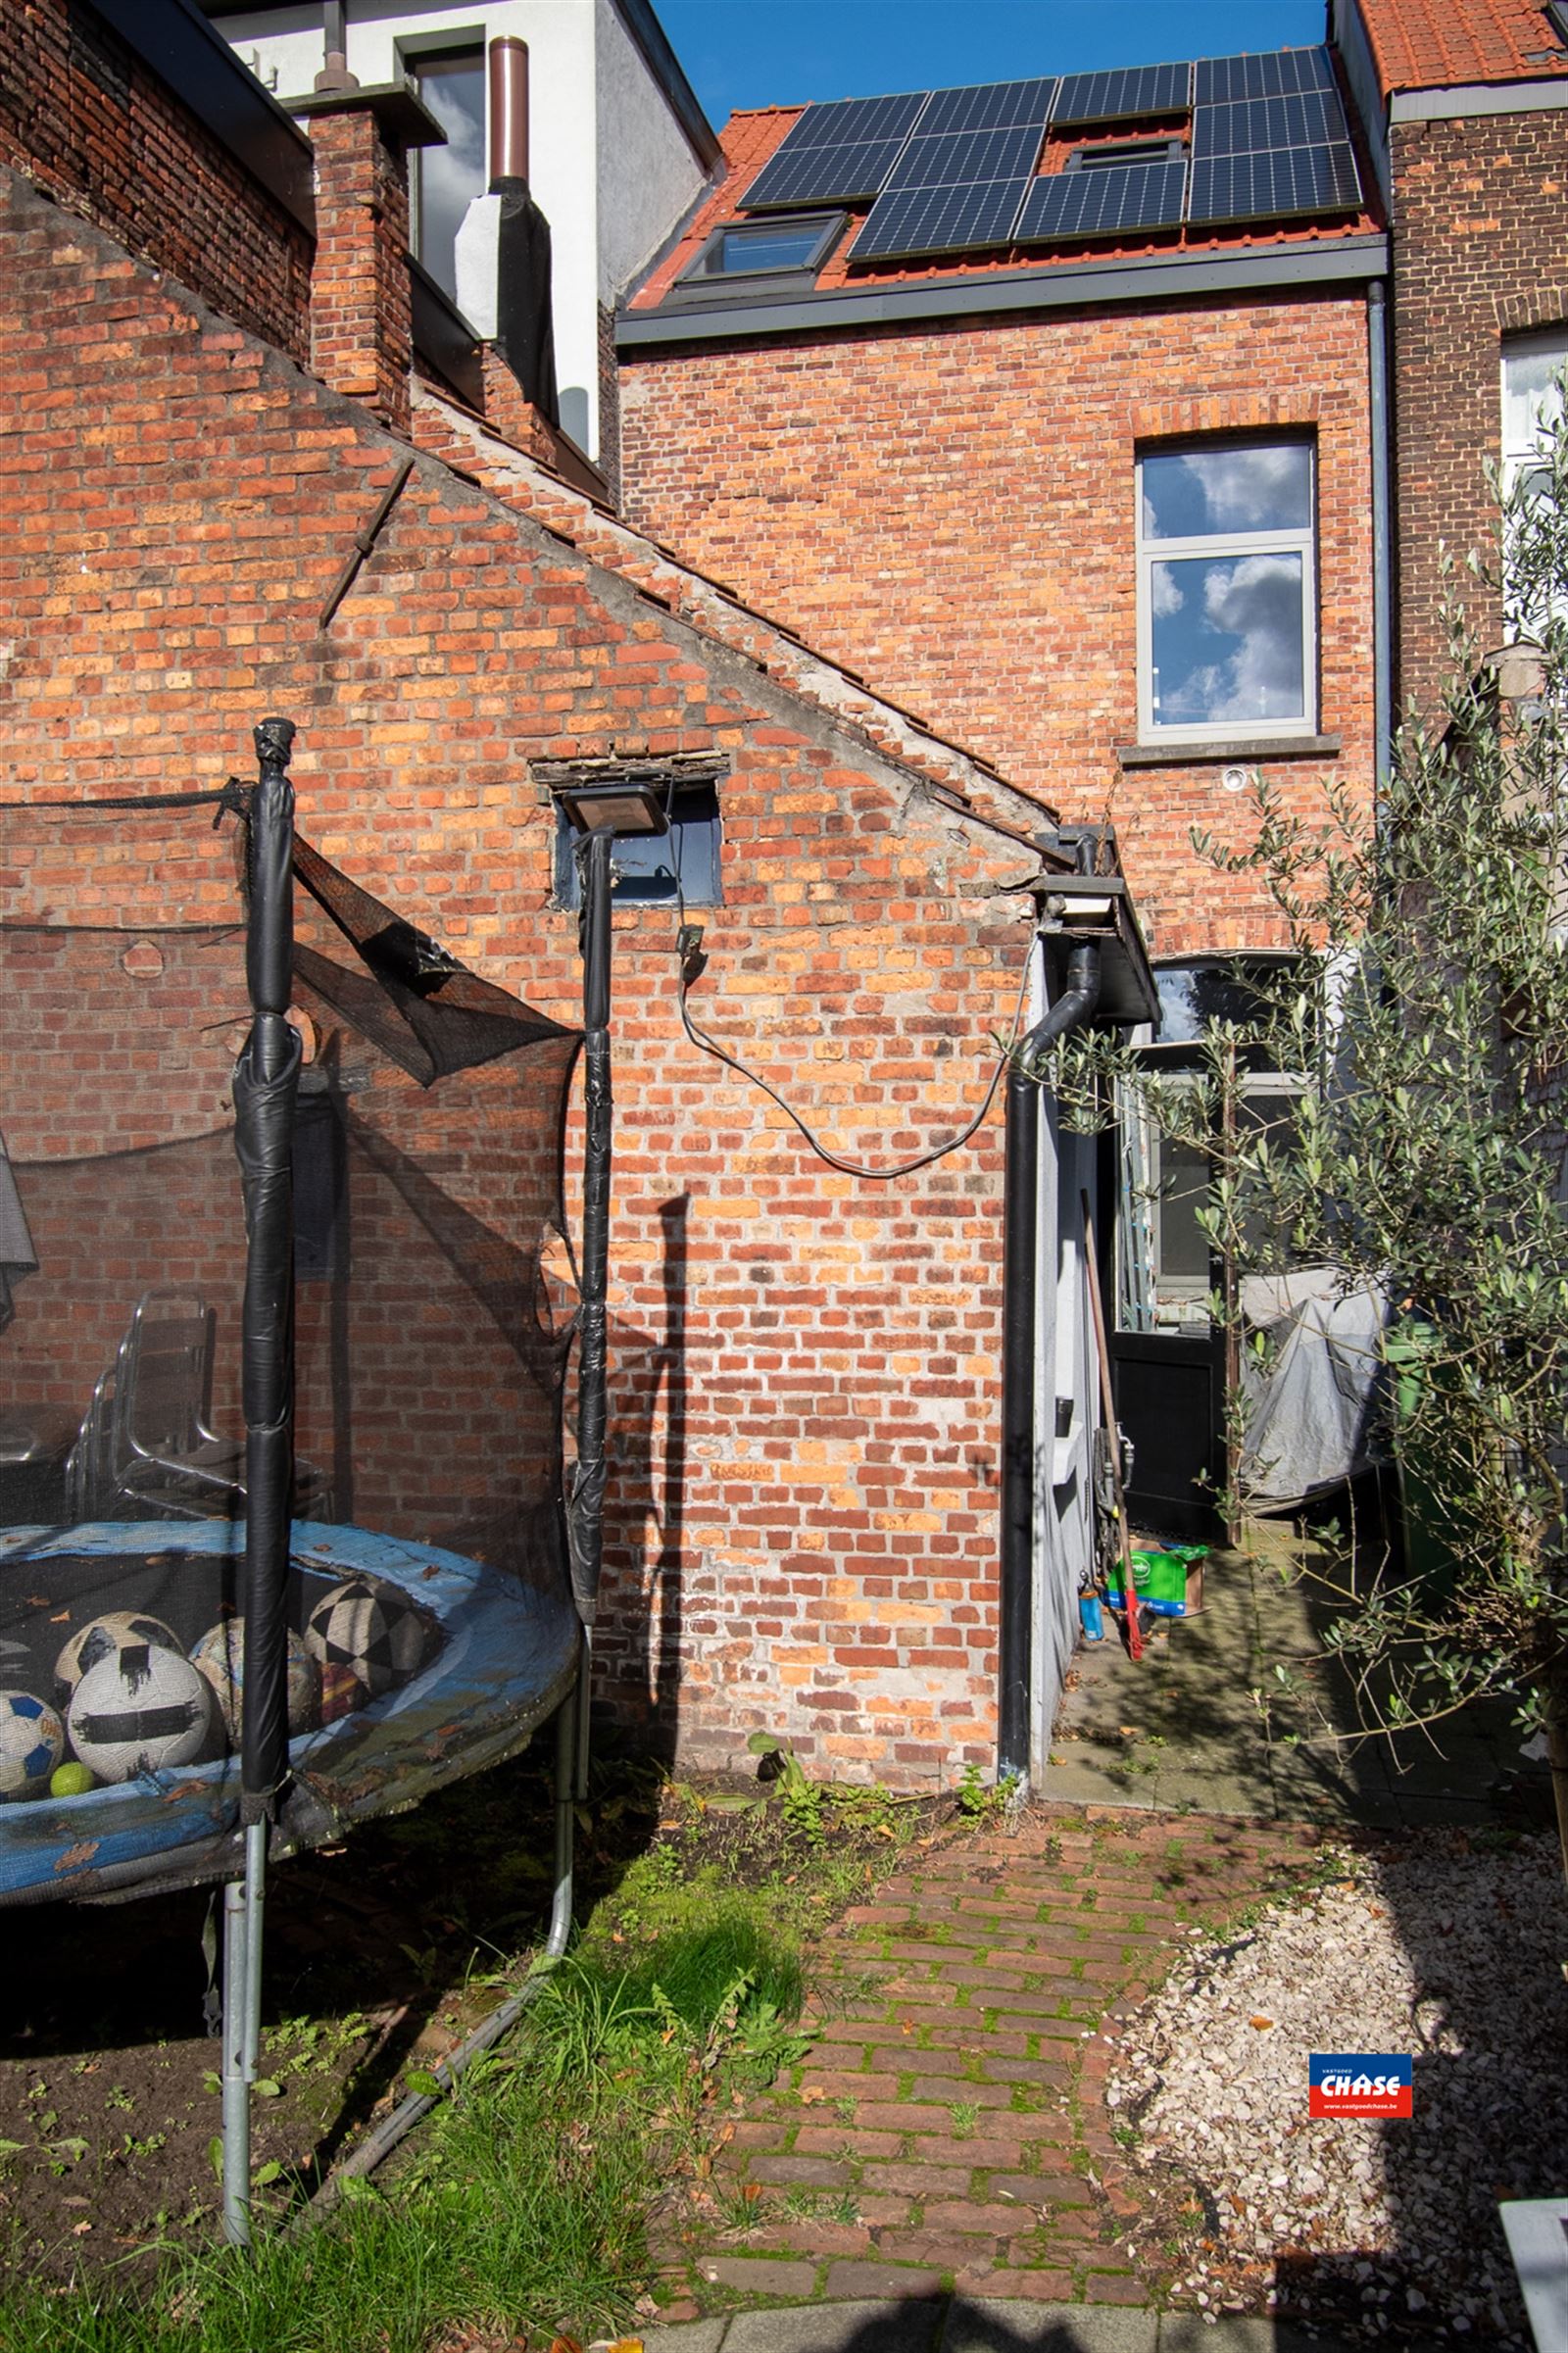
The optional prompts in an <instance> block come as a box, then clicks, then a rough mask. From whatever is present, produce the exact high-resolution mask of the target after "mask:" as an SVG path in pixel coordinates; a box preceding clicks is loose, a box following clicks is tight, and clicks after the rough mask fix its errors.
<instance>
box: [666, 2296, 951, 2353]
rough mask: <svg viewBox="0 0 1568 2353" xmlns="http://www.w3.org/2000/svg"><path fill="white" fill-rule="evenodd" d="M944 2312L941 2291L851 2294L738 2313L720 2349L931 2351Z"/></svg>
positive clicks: (739, 2352)
mask: <svg viewBox="0 0 1568 2353" xmlns="http://www.w3.org/2000/svg"><path fill="white" fill-rule="evenodd" d="M945 2312H946V2302H945V2299H944V2298H943V2297H941V2296H928V2297H912V2298H900V2299H898V2300H897V2301H894V2300H890V2299H887V2298H865V2297H852V2298H850V2299H849V2300H848V2301H846V2302H844V2303H823V2304H809V2305H808V2306H806V2307H805V2309H804V2310H802V2309H799V2308H797V2309H795V2310H793V2311H782V2312H778V2311H775V2312H739V2313H737V2314H736V2315H735V2318H734V2319H733V2320H732V2321H731V2322H730V2325H729V2335H728V2337H727V2339H726V2340H725V2353H936V2348H937V2342H938V2339H939V2337H940V2336H941V2333H942V2324H943V2320H944V2317H945ZM703 2353H707V2348H704V2349H703Z"/></svg>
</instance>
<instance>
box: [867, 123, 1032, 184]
mask: <svg viewBox="0 0 1568 2353" xmlns="http://www.w3.org/2000/svg"><path fill="white" fill-rule="evenodd" d="M1044 136H1045V125H1044V124H1043V123H1034V124H1032V125H1028V126H1025V127H1024V128H1022V129H1015V130H960V131H953V132H951V133H950V134H949V135H948V136H947V137H945V138H940V139H928V138H927V137H926V136H925V133H924V132H923V131H922V132H921V133H920V134H919V135H918V136H917V137H915V138H912V139H910V140H909V141H908V143H907V145H906V147H905V149H904V152H903V154H902V155H901V156H900V157H899V160H898V164H897V166H896V167H895V169H894V170H893V171H892V172H890V173H889V175H888V178H887V180H886V182H885V183H884V192H885V193H886V194H888V195H892V193H893V191H894V189H895V188H956V187H961V186H963V185H964V184H966V183H967V184H969V185H971V186H978V184H979V183H980V182H981V181H982V180H988V179H1025V178H1027V177H1028V175H1029V173H1030V172H1032V171H1033V170H1034V168H1035V164H1036V161H1037V159H1038V157H1039V154H1040V142H1041V140H1042V139H1043V138H1044Z"/></svg>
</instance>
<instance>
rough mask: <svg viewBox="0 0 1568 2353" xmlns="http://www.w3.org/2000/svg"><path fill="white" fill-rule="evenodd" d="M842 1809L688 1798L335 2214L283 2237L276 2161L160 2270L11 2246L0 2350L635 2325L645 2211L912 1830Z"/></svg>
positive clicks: (860, 1807) (289, 2188)
mask: <svg viewBox="0 0 1568 2353" xmlns="http://www.w3.org/2000/svg"><path fill="white" fill-rule="evenodd" d="M673 1794H674V1793H673V1792H672V1795H673ZM835 1797H836V1793H832V1794H830V1793H827V1792H824V1794H823V1805H824V1814H825V1815H826V1816H827V1817H828V1818H832V1817H834V1816H836V1815H837V1814H838V1812H839V1808H838V1806H837V1805H836V1803H835ZM843 1814H844V1817H845V1819H844V1820H843V1822H842V1824H838V1823H836V1824H835V1827H836V1828H838V1829H839V1830H840V1832H841V1835H840V1836H839V1837H838V1838H832V1839H828V1840H826V1841H825V1842H823V1843H821V1844H818V1843H817V1842H816V1841H814V1840H809V1839H807V1838H804V1837H802V1836H801V1835H799V1834H798V1832H797V1831H796V1830H795V1829H794V1828H793V1827H792V1826H789V1825H788V1824H786V1823H783V1822H781V1820H780V1818H779V1816H778V1815H777V1814H776V1813H774V1811H773V1809H771V1808H769V1809H767V1810H766V1813H765V1814H763V1813H760V1812H758V1810H757V1809H756V1808H755V1807H753V1808H749V1809H748V1811H747V1814H746V1815H745V1816H744V1817H742V1818H740V1819H739V1820H737V1819H736V1818H735V1817H733V1816H729V1815H716V1814H715V1815H714V1816H713V1817H711V1818H710V1816H709V1814H708V1809H707V1808H706V1806H705V1804H704V1801H703V1800H702V1799H701V1798H700V1797H697V1796H695V1795H692V1796H690V1797H687V1798H684V1799H683V1800H682V1806H681V1813H680V1818H679V1821H678V1823H677V1824H676V1825H674V1826H673V1827H672V1828H671V1829H670V1830H669V1831H668V1833H667V1835H662V1836H661V1838H660V1839H659V1841H658V1842H657V1843H656V1844H654V1845H653V1846H652V1847H650V1848H648V1849H647V1850H646V1851H644V1852H642V1853H640V1854H634V1855H633V1856H632V1857H631V1858H630V1859H629V1860H627V1861H626V1862H625V1863H624V1866H623V1868H622V1869H621V1871H620V1874H619V1877H618V1883H617V1884H616V1885H615V1886H614V1887H613V1892H609V1893H607V1894H606V1895H605V1896H604V1897H603V1899H602V1900H601V1901H600V1902H599V1904H598V1905H597V1906H596V1907H595V1909H594V1911H593V1913H592V1915H591V1917H590V1919H589V1921H588V1923H587V1925H586V1927H585V1929H584V1932H583V1934H582V1936H581V1939H580V1941H579V1943H578V1945H577V1947H576V1949H575V1951H574V1952H573V1953H572V1955H571V1956H570V1957H569V1958H568V1959H567V1960H566V1961H564V1962H563V1963H562V1964H561V1965H560V1966H559V1968H557V1969H556V1970H555V1971H554V1972H553V1973H552V1975H551V1976H550V1978H549V1980H548V1981H547V1983H546V1985H545V1986H544V1989H543V1991H542V1992H541V1994H540V1996H539V1998H538V1999H537V2001H536V2002H535V2004H534V2006H533V2008H532V2009H531V2010H530V2012H529V2013H528V2015H527V2017H526V2019H525V2021H524V2023H523V2024H522V2026H521V2027H520V2028H519V2029H518V2030H517V2031H516V2032H515V2034H514V2035H513V2036H512V2037H510V2038H509V2039H508V2040H507V2041H506V2042H505V2043H503V2044H502V2045H501V2046H500V2048H499V2049H498V2050H496V2051H495V2052H492V2053H490V2054H487V2056H486V2057H485V2058H484V2059H482V2060H480V2061H479V2062H477V2063H476V2065H475V2066H474V2068H473V2069H472V2070H471V2071H470V2073H469V2075H468V2077H467V2078H466V2081H465V2083H463V2084H462V2085H461V2086H460V2087H459V2089H458V2091H457V2092H456V2093H455V2094H454V2095H453V2096H452V2097H451V2098H450V2099H448V2100H447V2101H445V2102H444V2103H443V2104H442V2105H441V2106H440V2107H439V2108H437V2109H436V2110H435V2112H434V2113H433V2114H432V2116H431V2117H430V2119H429V2120H428V2121H427V2122H426V2123H425V2124H424V2125H423V2126H422V2127H420V2129H419V2131H418V2132H417V2133H416V2134H415V2135H414V2137H413V2138H412V2139H411V2140H410V2141H409V2143H407V2144H406V2147H405V2149H404V2150H403V2151H402V2152H400V2154H399V2157H398V2158H397V2159H395V2160H394V2161H393V2162H392V2163H391V2164H390V2165H389V2166H388V2167H387V2168H386V2169H385V2171H384V2173H383V2174H382V2175H380V2176H378V2177H377V2178H376V2181H375V2182H374V2183H365V2184H350V2185H349V2186H350V2188H351V2189H352V2190H353V2191H355V2192H356V2194H352V2195H346V2196H345V2199H344V2201H343V2203H342V2205H341V2206H340V2207H339V2209H338V2210H337V2212H336V2213H335V2215H334V2216H333V2217H332V2218H331V2219H330V2220H329V2221H327V2222H324V2223H322V2224H320V2225H319V2226H308V2227H306V2228H305V2229H303V2230H297V2231H295V2232H293V2233H291V2234H288V2235H285V2234H283V2232H282V2231H281V2230H279V2229H278V2228H277V2226H278V2224H279V2223H280V2222H281V2221H282V2220H283V2219H284V2216H285V2214H286V2211H287V2207H288V2203H289V2199H290V2195H291V2193H292V2195H293V2196H294V2198H295V2200H296V2202H297V2199H298V2191H297V2190H296V2189H293V2185H291V2184H290V2183H288V2182H286V2181H285V2182H283V2183H280V2184H277V2185H275V2186H274V2187H272V2188H270V2189H268V2190H266V2191H260V2192H259V2193H258V2198H257V2224H258V2234H257V2244H256V2246H255V2248H254V2249H253V2250H251V2251H250V2252H249V2253H247V2254H238V2253H235V2252H234V2251H232V2250H228V2249H223V2248H215V2249H212V2250H209V2251H205V2252H202V2253H199V2254H195V2255H192V2254H190V2253H188V2252H184V2251H182V2250H176V2249H174V2248H172V2247H171V2248H170V2250H169V2251H168V2253H167V2255H166V2256H165V2258H164V2261H163V2265H162V2269H161V2271H160V2273H159V2276H158V2279H157V2281H156V2284H155V2285H150V2283H149V2282H148V2279H147V2277H146V2271H145V2268H144V2267H145V2256H144V2255H142V2256H140V2257H138V2264H137V2276H136V2278H135V2279H134V2281H133V2282H132V2280H131V2279H129V2277H128V2276H127V2275H124V2274H117V2273H116V2271H115V2270H114V2269H113V2268H111V2269H110V2270H108V2271H107V2272H105V2273H101V2274H99V2275H98V2276H97V2277H96V2278H94V2279H87V2280H85V2281H78V2282H77V2283H76V2284H73V2285H72V2286H71V2287H69V2288H66V2289H62V2288H61V2287H60V2286H59V2285H58V2284H55V2283H52V2282H50V2281H48V2280H46V2279H41V2278H39V2279H32V2280H30V2281H29V2280H28V2279H26V2277H25V2272H26V2268H27V2266H26V2262H25V2256H24V2251H23V2249H22V2248H21V2247H18V2248H17V2249H16V2250H15V2254H16V2256H17V2258H18V2260H16V2261H13V2262H12V2263H11V2264H10V2265H9V2266H8V2267H7V2270H8V2273H9V2277H10V2279H11V2280H12V2281H14V2282H15V2284H13V2285H11V2286H10V2287H8V2289H7V2290H6V2291H5V2292H4V2295H3V2297H0V2353H42V2349H43V2348H45V2347H47V2348H48V2353H372V2349H373V2353H426V2349H427V2348H428V2347H429V2345H430V2344H431V2342H432V2340H433V2339H434V2338H436V2337H437V2335H438V2334H439V2333H440V2332H442V2331H443V2330H447V2329H451V2328H454V2327H469V2328H479V2329H493V2330H496V2331H498V2332H501V2333H510V2332H512V2331H527V2332H529V2333H534V2332H539V2333H543V2334H544V2335H545V2336H546V2337H547V2338H548V2336H550V2335H551V2334H553V2333H555V2332H556V2331H558V2330H560V2329H563V2328H564V2329H567V2330H569V2331H570V2333H572V2334H574V2335H576V2336H579V2337H581V2338H584V2339H586V2338H587V2337H589V2336H592V2335H600V2334H604V2333H607V2332H617V2331H620V2330H623V2329H625V2328H627V2327H628V2325H630V2324H632V2323H634V2322H635V2321H636V2319H637V2316H638V2312H639V2309H641V2310H642V2312H643V2313H644V2314H647V2313H648V2312H650V2311H652V2309H653V2307H652V2306H651V2305H649V2304H648V2303H647V2301H646V2299H647V2297H648V2294H649V2292H650V2291H651V2289H652V2288H653V2286H654V2285H655V2283H656V2278H657V2269H658V2266H657V2263H656V2261H655V2259H654V2257H653V2254H652V2252H651V2249H650V2245H649V2237H648V2232H649V2224H650V2218H651V2217H652V2215H653V2214H654V2213H655V2211H656V2210H657V2209H658V2208H659V2207H660V2205H661V2204H662V2202H663V2201H665V2200H666V2199H667V2197H668V2195H669V2192H670V2190H671V2187H672V2185H675V2184H677V2183H678V2182H679V2181H680V2180H681V2178H682V2177H683V2176H684V2175H686V2174H689V2173H690V2171H691V2169H692V2163H693V2159H694V2157H695V2156H696V2155H697V2152H698V2151H699V2150H700V2148H701V2146H702V2144H703V2141H704V2139H705V2137H706V2135H707V2132H708V2125H709V2118H710V2117H711V2115H712V2114H713V2113H714V2112H715V2110H716V2109H718V2108H719V2107H721V2106H724V2107H727V2104H728V2094H729V2092H730V2091H731V2090H732V2089H734V2088H737V2087H744V2086H748V2085H753V2084H760V2083H767V2082H769V2081H771V2080H772V2078H773V2077H774V2075H775V2074H777V2073H778V2072H779V2070H780V2069H783V2068H788V2067H790V2066H792V2065H794V2064H795V2063H796V2062H797V2061H798V2060H799V2059H800V2058H801V2057H803V2056H804V2055H805V2052H806V2050H807V2048H808V2047H809V2046H808V2044H807V2043H806V2041H805V2040H804V2039H803V2038H802V2037H801V2036H800V2035H799V2034H798V2033H797V2032H796V2026H795V2022H796V2020H797V2019H798V2017H799V2014H800V2009H801V2004H802V2000H803V1996H804V1991H805V1978H804V1973H803V1967H802V1961H801V1950H802V1945H803V1942H804V1940H805V1939H806V1938H807V1937H808V1936H810V1935H812V1934H813V1933H815V1931H817V1930H818V1929H819V1928H820V1927H822V1926H823V1925H824V1924H825V1923H826V1921H827V1920H829V1919H830V1918H831V1917H832V1916H833V1915H834V1914H835V1913H836V1912H837V1911H838V1910H840V1909H842V1907H843V1905H844V1904H845V1903H847V1902H851V1901H854V1900H857V1899H858V1897H860V1896H862V1895H863V1894H864V1893H865V1892H866V1890H867V1888H868V1887H869V1886H871V1885H872V1884H873V1883H874V1881H875V1879H876V1878H877V1877H878V1876H879V1875H880V1872H881V1870H882V1869H883V1868H885V1867H886V1865H887V1864H889V1863H891V1862H892V1861H894V1860H895V1859H896V1856H897V1853H898V1851H899V1848H900V1846H901V1845H902V1843H903V1839H904V1836H905V1835H906V1833H905V1825H906V1823H907V1827H908V1831H910V1832H912V1831H913V1829H914V1828H915V1827H917V1824H916V1819H915V1817H914V1816H913V1815H912V1814H909V1813H906V1812H905V1811H904V1809H902V1808H896V1806H895V1805H894V1804H893V1803H891V1802H889V1801H887V1800H885V1799H873V1798H872V1797H871V1795H870V1793H866V1794H864V1795H862V1794H860V1793H856V1795H855V1796H854V1797H853V1798H852V1799H851V1801H850V1802H849V1803H848V1804H846V1805H845V1806H844V1808H843ZM885 1826H886V1827H885ZM895 1826H896V1827H895ZM847 1831H858V1832H859V1833H860V1836H859V1837H858V1838H848V1837H844V1836H843V1835H842V1833H843V1832H847ZM324 2033H325V2030H323V2029H320V2028H319V2027H318V2026H317V2025H315V2024H314V2023H313V2022H310V2021H302V2020H300V2019H297V2018H289V2019H286V2020H284V2021H282V2022H280V2024H279V2026H278V2027H277V2028H275V2029H274V2030H273V2032H272V2034H270V2037H269V2048H270V2054H272V2055H273V2064H274V2065H276V2066H283V2067H291V2068H294V2069H299V2070H302V2071H305V2072H309V2071H310V2069H311V2068H312V2066H313V2064H314V2063H315V2061H316V2060H317V2058H318V2056H319V2049H324V2048H325V2044H324V2043H323V2041H322V2035H323V2034H324ZM640 2299H641V2303H639V2300H640Z"/></svg>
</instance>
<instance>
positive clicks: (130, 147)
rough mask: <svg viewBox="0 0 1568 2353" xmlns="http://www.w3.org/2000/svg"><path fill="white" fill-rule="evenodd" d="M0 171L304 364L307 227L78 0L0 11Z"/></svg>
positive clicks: (23, 1) (21, 4)
mask: <svg viewBox="0 0 1568 2353" xmlns="http://www.w3.org/2000/svg"><path fill="white" fill-rule="evenodd" d="M0 163H5V164H11V165H14V166H16V167H17V168H19V169H20V170H23V171H25V172H27V173H28V174H29V175H30V177H31V178H32V179H34V180H35V181H36V182H37V184H38V185H39V186H40V187H43V188H47V189H48V190H49V191H50V192H51V194H53V195H54V196H56V197H57V198H58V199H59V200H60V202H61V203H62V204H64V205H65V206H67V207H68V208H69V209H70V210H71V211H73V212H77V213H81V214H83V215H84V216H85V217H86V218H87V219H88V220H89V221H98V222H100V223H102V224H103V225H105V226H107V227H108V228H110V229H112V230H113V231H114V233H115V234H116V235H117V236H118V237H120V238H121V239H122V240H123V242H124V244H125V245H127V246H128V247H129V248H130V250H131V251H132V252H133V253H136V254H139V255H143V256H145V257H146V258H147V259H148V260H149V261H151V262H153V263H155V264H156V265H157V267H158V268H159V269H161V270H169V271H170V272H171V274H172V275H173V276H174V277H177V278H178V279H180V281H181V282H182V283H183V284H185V285H187V286H190V287H192V288H193V289H194V290H195V291H196V292H197V293H198V294H200V295H202V296H203V297H204V298H205V299H206V300H207V301H208V302H210V303H213V304H214V305H216V307H217V308H218V309H219V310H221V311H225V312H227V313H228V314H229V316H230V317H231V318H234V319H239V320H240V321H241V323H242V324H244V325H246V326H249V327H254V328H255V330H256V331H257V333H258V334H261V335H266V336H268V337H269V338H270V340H271V341H272V342H274V343H276V344H277V345H278V346H279V347H280V348H281V349H282V350H284V351H286V352H290V353H292V354H293V355H294V357H295V358H296V359H304V358H305V356H306V354H307V352H308V349H309V336H310V325H309V314H310V271H311V240H310V238H309V236H308V235H307V234H306V231H305V230H304V229H303V228H301V227H300V225H299V223H298V222H297V221H294V220H293V219H292V218H291V217H290V215H289V214H288V213H286V212H285V211H284V210H283V208H282V206H281V205H279V204H278V203H277V202H276V201H275V200H274V199H273V198H272V197H271V196H270V195H269V194H268V192H267V190H266V189H264V188H263V187H261V186H260V185H259V184H258V182H257V181H255V180H254V179H252V177H251V175H250V173H249V172H246V171H245V169H244V167H243V166H242V165H241V164H239V163H237V162H236V161H235V159H234V157H233V156H232V155H230V154H229V152H228V151H227V149H226V148H225V147H223V146H222V145H221V143H220V142H219V141H218V140H217V139H215V138H214V137H212V136H211V134H210V133H209V132H208V131H206V130H205V129H204V128H203V127H202V125H201V124H200V123H196V122H194V121H193V120H192V118H191V117H190V115H189V114H188V113H187V112H186V111H185V109H184V108H183V107H182V106H180V105H179V103H178V102H177V100H175V99H174V98H173V97H172V95H171V93H170V91H169V90H168V89H167V88H166V87H165V85H164V83H163V82H162V81H160V80H159V79H158V77H157V75H156V74H151V73H149V72H148V70H147V68H146V67H145V66H144V65H143V64H142V62H141V60H140V59H139V58H136V57H133V56H132V54H131V53H130V51H129V50H128V49H127V48H126V47H125V45H124V44H123V42H122V41H121V40H120V39H119V38H118V36H117V35H116V34H115V33H114V32H113V31H112V30H111V28H110V27H109V26H108V25H105V24H104V22H103V20H102V19H101V18H100V17H99V16H98V15H97V14H96V12H95V11H94V10H93V9H92V8H91V7H90V6H88V5H87V4H86V0H12V4H10V5H7V6H6V7H4V8H0Z"/></svg>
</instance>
